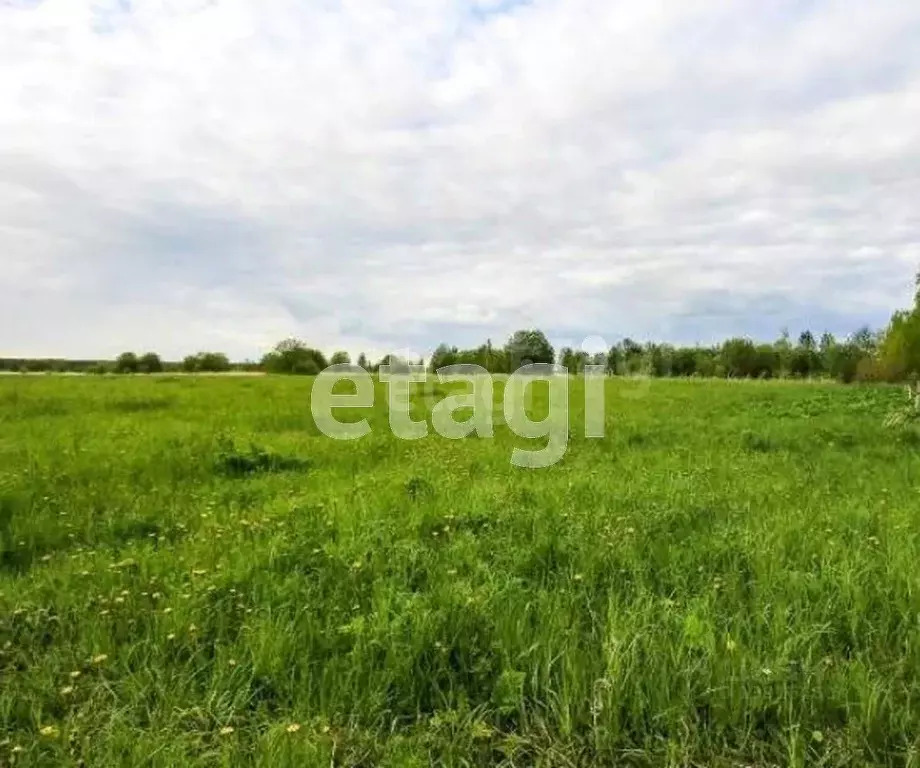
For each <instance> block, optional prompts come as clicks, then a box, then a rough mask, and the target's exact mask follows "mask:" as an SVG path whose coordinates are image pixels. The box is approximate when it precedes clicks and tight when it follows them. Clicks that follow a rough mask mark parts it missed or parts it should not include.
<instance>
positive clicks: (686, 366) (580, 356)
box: [0, 273, 920, 383]
mask: <svg viewBox="0 0 920 768" xmlns="http://www.w3.org/2000/svg"><path fill="white" fill-rule="evenodd" d="M409 362H410V361H407V360H405V359H404V358H401V357H399V356H397V355H385V356H384V357H383V358H381V359H380V360H378V361H376V362H373V363H372V362H369V361H368V358H367V356H366V355H365V354H364V353H362V354H360V355H359V356H358V357H357V359H356V360H355V361H354V363H352V360H351V356H350V355H349V354H348V352H345V351H338V352H335V353H333V354H332V355H331V357H328V358H327V357H326V355H325V354H324V353H323V352H322V351H321V350H319V349H317V348H315V347H311V346H309V345H308V344H307V343H305V342H303V341H301V340H299V339H295V338H289V339H284V340H283V341H281V342H279V343H278V344H277V345H276V346H275V347H274V348H273V349H272V350H271V351H270V352H268V353H267V354H265V355H264V356H263V357H262V359H261V360H260V361H258V362H254V361H246V362H242V363H234V362H231V361H230V359H229V358H228V356H227V355H225V354H224V353H222V352H199V353H197V354H194V355H189V356H187V357H186V358H184V359H183V360H181V361H175V362H166V361H163V360H162V359H161V358H160V356H159V355H158V354H156V353H155V352H145V353H142V354H136V353H134V352H124V353H122V354H121V355H119V356H118V357H117V358H116V359H115V360H114V361H99V360H64V359H43V360H34V359H33V360H30V359H13V358H8V359H2V358H0V371H17V372H22V373H39V372H59V373H63V372H74V373H116V374H145V373H146V374H152V373H168V372H185V373H223V372H229V371H257V372H264V373H273V374H294V375H298V374H299V375H306V376H311V375H316V374H318V373H319V372H320V371H322V370H324V369H325V368H327V367H328V366H330V365H343V364H344V365H355V366H359V367H360V368H363V369H364V370H367V371H370V372H372V373H377V372H379V371H380V369H381V367H382V366H389V367H390V370H399V369H400V368H402V369H406V368H407V366H408V365H409ZM411 362H412V363H413V364H422V365H426V363H425V361H424V360H418V361H411ZM527 362H532V363H557V364H559V365H562V366H565V367H566V368H567V369H568V371H569V372H570V373H576V374H578V373H581V372H583V371H584V370H585V368H586V367H587V366H588V365H594V366H602V367H603V370H604V371H605V372H606V373H607V374H608V375H611V376H636V375H645V376H654V377H692V376H696V377H716V378H803V379H805V378H827V379H835V380H837V381H841V382H844V383H849V382H860V381H887V382H897V381H905V380H913V379H916V378H918V377H920V273H918V275H917V277H916V280H915V294H914V297H913V306H912V307H911V308H910V309H905V310H900V311H897V312H895V313H894V315H893V316H892V318H891V321H890V323H889V324H888V326H887V327H886V328H885V329H883V330H881V331H872V330H871V329H869V328H868V327H863V328H861V329H859V330H858V331H856V332H855V333H853V334H851V335H849V336H848V337H846V338H843V339H838V338H836V337H835V336H834V335H833V334H831V333H827V332H825V333H822V334H821V336H820V337H817V336H815V335H814V334H813V333H812V332H811V331H807V330H806V331H803V332H802V333H801V334H799V336H798V338H797V339H795V340H793V339H792V338H791V337H790V335H789V333H788V332H783V333H782V334H781V335H780V336H779V338H778V339H776V340H775V341H773V342H769V343H765V342H756V341H754V340H752V339H750V338H741V337H738V338H730V339H728V340H726V341H724V342H723V343H721V344H716V345H711V346H699V345H696V346H681V345H673V344H660V343H655V342H644V343H643V342H639V341H636V340H633V339H629V338H625V339H623V340H622V341H620V342H618V343H617V344H615V345H613V346H612V347H611V348H610V349H608V350H606V351H605V352H597V353H594V354H588V353H586V352H584V351H582V350H576V349H573V348H571V347H563V348H561V349H560V350H558V352H557V350H555V349H554V348H553V346H552V344H551V343H550V342H549V340H548V339H547V337H546V335H545V334H544V333H543V332H542V331H540V330H537V329H524V330H519V331H516V332H515V333H513V334H512V335H511V336H510V337H509V338H508V339H507V341H506V342H505V343H504V344H502V345H500V346H496V345H493V344H492V341H491V340H487V341H486V342H485V343H484V344H481V345H479V346H478V347H475V348H470V349H461V348H458V347H457V346H453V345H449V344H446V343H445V344H440V345H438V347H437V348H436V349H435V350H434V351H433V353H432V354H431V356H430V358H429V359H428V361H427V368H428V370H430V371H436V370H438V369H439V368H442V367H445V366H449V365H468V366H472V365H475V366H479V367H481V368H484V369H485V370H487V371H489V372H490V373H512V372H513V371H516V370H517V369H518V368H519V367H520V366H521V365H522V364H524V363H527Z"/></svg>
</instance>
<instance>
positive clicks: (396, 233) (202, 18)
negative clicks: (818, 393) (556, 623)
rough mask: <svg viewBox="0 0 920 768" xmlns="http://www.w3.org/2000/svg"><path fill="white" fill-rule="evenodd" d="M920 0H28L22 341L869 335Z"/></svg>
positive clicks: (914, 64)
mask: <svg viewBox="0 0 920 768" xmlns="http://www.w3.org/2000/svg"><path fill="white" fill-rule="evenodd" d="M918 267H920V4H918V3H917V2H915V0H875V1H874V2H866V0H825V1H823V2H822V1H821V0H771V2H762V1H760V0H758V1H757V2H754V1H753V0H750V1H748V0H744V1H739V0H668V1H663V2H654V1H651V0H650V1H649V2H634V1H633V0H630V2H626V1H625V0H531V1H530V2H526V1H524V0H259V1H258V2H255V1H254V0H0V290H2V293H0V296H2V298H0V356H15V355H34V356H38V355H60V356H86V357H95V356H107V355H108V356H111V355H114V354H116V353H118V352H120V351H122V350H123V349H126V348H128V349H137V350H144V349H154V350H157V351H159V352H161V354H164V355H166V356H168V357H170V358H174V357H178V356H182V355H184V354H187V353H191V352H195V351H197V350H200V349H218V350H223V351H225V352H227V353H229V354H230V355H231V356H232V357H234V358H236V359H243V358H247V357H250V358H255V357H258V356H259V355H261V354H262V353H263V352H264V351H266V350H267V349H268V348H270V347H271V346H272V345H273V343H274V342H276V341H277V340H279V339H281V338H284V337H286V336H290V335H295V336H299V337H301V338H303V339H305V340H306V341H308V342H309V343H311V344H312V345H315V346H319V347H321V348H323V349H326V350H329V351H331V350H334V349H337V348H345V349H348V350H350V351H352V352H353V353H357V352H358V351H360V350H362V349H363V350H367V351H369V352H371V353H382V352H384V351H388V350H396V351H399V350H415V351H417V352H418V353H422V354H423V353H425V352H427V350H429V349H431V348H432V347H433V346H434V345H436V344H437V343H438V342H439V341H442V340H443V341H448V342H451V343H456V344H461V345H462V344H474V343H478V342H480V341H482V340H484V339H485V338H486V337H491V338H492V339H493V340H495V341H502V340H504V339H505V338H506V337H507V335H508V334H509V333H510V332H511V331H513V330H514V329H516V328H520V327H530V326H538V327H541V328H543V329H544V330H546V331H547V333H548V335H550V337H551V338H552V339H553V340H556V341H557V342H563V341H569V342H574V343H578V342H579V341H580V340H581V339H583V338H585V337H586V336H600V337H603V338H604V339H607V340H610V341H616V340H617V339H619V338H622V337H623V336H627V335H628V336H632V337H633V338H638V339H659V340H670V341H676V342H694V341H701V342H710V341H715V340H718V339H721V338H724V337H726V336H728V335H732V334H748V335H752V336H754V337H760V338H765V339H772V338H775V337H776V336H777V335H778V333H779V331H780V329H781V328H782V327H784V326H788V327H789V329H790V330H791V331H792V332H793V334H796V333H797V332H798V331H799V330H800V329H801V328H803V327H805V326H808V327H811V328H812V329H814V330H815V331H816V332H821V331H823V330H825V329H829V330H831V331H834V332H837V333H841V334H845V333H848V332H850V331H852V330H854V329H855V328H857V327H858V326H860V325H861V324H863V323H869V324H872V325H873V326H878V325H880V324H882V323H884V322H885V320H886V319H887V318H888V317H889V316H890V314H891V311H892V310H893V309H895V308H896V307H898V306H903V305H904V304H905V303H907V302H908V301H909V299H910V296H911V292H912V279H913V274H914V272H915V271H916V270H917V268H918Z"/></svg>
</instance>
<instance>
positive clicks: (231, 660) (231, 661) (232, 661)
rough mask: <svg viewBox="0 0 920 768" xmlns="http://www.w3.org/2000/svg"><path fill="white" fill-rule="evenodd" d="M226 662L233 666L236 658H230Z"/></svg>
mask: <svg viewBox="0 0 920 768" xmlns="http://www.w3.org/2000/svg"><path fill="white" fill-rule="evenodd" d="M227 663H228V664H229V665H230V666H231V667H235V666H236V659H230V661H228V662H227Z"/></svg>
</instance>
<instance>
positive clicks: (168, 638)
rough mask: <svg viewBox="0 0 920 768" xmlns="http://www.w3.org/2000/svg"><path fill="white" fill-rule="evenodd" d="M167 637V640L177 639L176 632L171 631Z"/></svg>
mask: <svg viewBox="0 0 920 768" xmlns="http://www.w3.org/2000/svg"><path fill="white" fill-rule="evenodd" d="M166 639H167V640H175V639H176V635H175V633H174V632H170V633H169V634H168V635H166Z"/></svg>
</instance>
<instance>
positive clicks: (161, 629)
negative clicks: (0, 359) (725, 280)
mask: <svg viewBox="0 0 920 768" xmlns="http://www.w3.org/2000/svg"><path fill="white" fill-rule="evenodd" d="M309 386H310V381H309V380H294V379H276V378H270V377H269V378H258V379H247V380H230V379H220V378H212V379H181V380H178V379H177V380H176V381H174V382H171V383H170V385H169V386H168V387H166V388H164V387H163V386H160V385H158V384H157V382H156V381H153V380H133V379H116V380H112V381H99V380H75V379H67V380H64V379H55V378H34V379H25V378H24V379H15V380H14V379H10V380H0V765H3V764H7V763H13V762H15V764H16V765H68V764H70V765H75V764H79V763H81V762H82V764H85V765H93V766H112V765H157V766H176V765H184V764H189V765H191V764H194V765H215V766H216V765H266V766H267V765H271V766H284V765H291V766H295V765H296V766H303V765H308V766H309V765H316V766H320V765H322V766H329V765H330V764H332V765H367V766H375V765H418V766H427V765H431V764H442V765H457V766H461V765H483V766H485V765H495V764H504V765H509V766H511V765H514V766H526V765H552V766H560V765H634V766H646V765H647V766H652V765H655V766H657V765H671V766H690V765H707V766H738V765H758V766H765V765H793V766H806V765H807V766H812V765H827V766H831V765H834V766H837V765H899V766H908V765H916V764H917V761H918V755H917V750H918V746H920V745H918V737H920V698H918V697H920V693H918V691H920V688H918V685H917V681H918V680H920V591H918V589H917V584H918V578H920V558H918V554H920V552H918V531H920V524H918V514H917V513H918V510H920V504H918V498H920V497H918V495H917V490H916V488H917V480H918V478H920V455H918V453H917V448H916V444H915V443H912V442H911V441H909V440H903V439H900V440H899V439H895V438H894V437H893V435H892V433H891V432H890V431H887V430H885V429H884V427H883V426H882V422H883V420H884V417H885V415H886V414H887V413H888V412H889V410H890V408H891V407H892V405H893V404H895V403H898V402H900V399H901V398H902V397H903V393H902V392H901V391H900V390H889V389H886V388H871V389H870V388H842V387H837V386H833V385H823V386H819V385H802V386H797V385H792V384H788V383H760V382H758V383H754V382H748V383H745V384H743V385H739V384H737V383H728V382H707V383H705V384H700V383H693V382H675V381H654V382H652V383H651V384H650V385H649V386H648V388H647V389H645V390H643V391H642V392H640V395H641V396H639V397H637V396H636V391H635V389H636V385H635V384H634V383H630V382H618V381H610V382H608V390H607V427H608V433H607V436H606V438H605V439H603V440H588V439H585V438H584V437H582V436H581V435H580V434H579V430H580V428H581V427H580V425H581V424H582V423H583V418H582V414H581V412H580V410H579V407H578V400H579V389H578V384H577V382H572V383H571V384H570V388H571V389H572V390H573V392H572V402H573V412H572V414H571V422H572V435H571V437H570V444H569V449H568V452H567V454H566V456H565V458H564V459H563V460H562V461H561V462H560V463H559V464H558V465H556V466H554V467H551V468H548V469H543V470H527V469H518V468H515V467H513V466H511V464H510V452H511V447H512V446H513V445H519V446H523V445H525V444H526V442H527V441H523V440H520V439H519V438H516V437H514V436H513V435H512V434H510V433H509V432H508V431H507V430H506V429H505V428H504V427H501V426H499V427H497V428H496V435H495V439H494V440H484V439H477V438H467V439H464V440H457V441H450V440H445V439H442V438H440V437H438V436H437V435H436V434H433V433H432V434H431V435H430V436H429V437H428V438H426V439H422V440H419V441H415V442H409V441H400V440H396V439H395V438H393V437H391V436H389V434H388V431H387V429H386V420H387V413H386V409H385V407H384V406H383V405H382V401H383V389H382V387H381V388H380V390H379V391H378V403H380V405H378V407H377V408H376V409H375V410H374V411H373V412H372V413H370V419H371V422H372V427H373V433H372V434H371V435H370V436H368V437H367V438H364V439H363V440H359V441H356V442H345V443H343V442H336V441H333V440H330V439H328V438H325V437H323V436H322V435H320V434H318V432H317V430H316V429H315V428H311V427H310V418H309ZM165 389H168V390H169V392H168V393H167V392H165ZM363 415H367V414H366V413H365V414H363Z"/></svg>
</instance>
